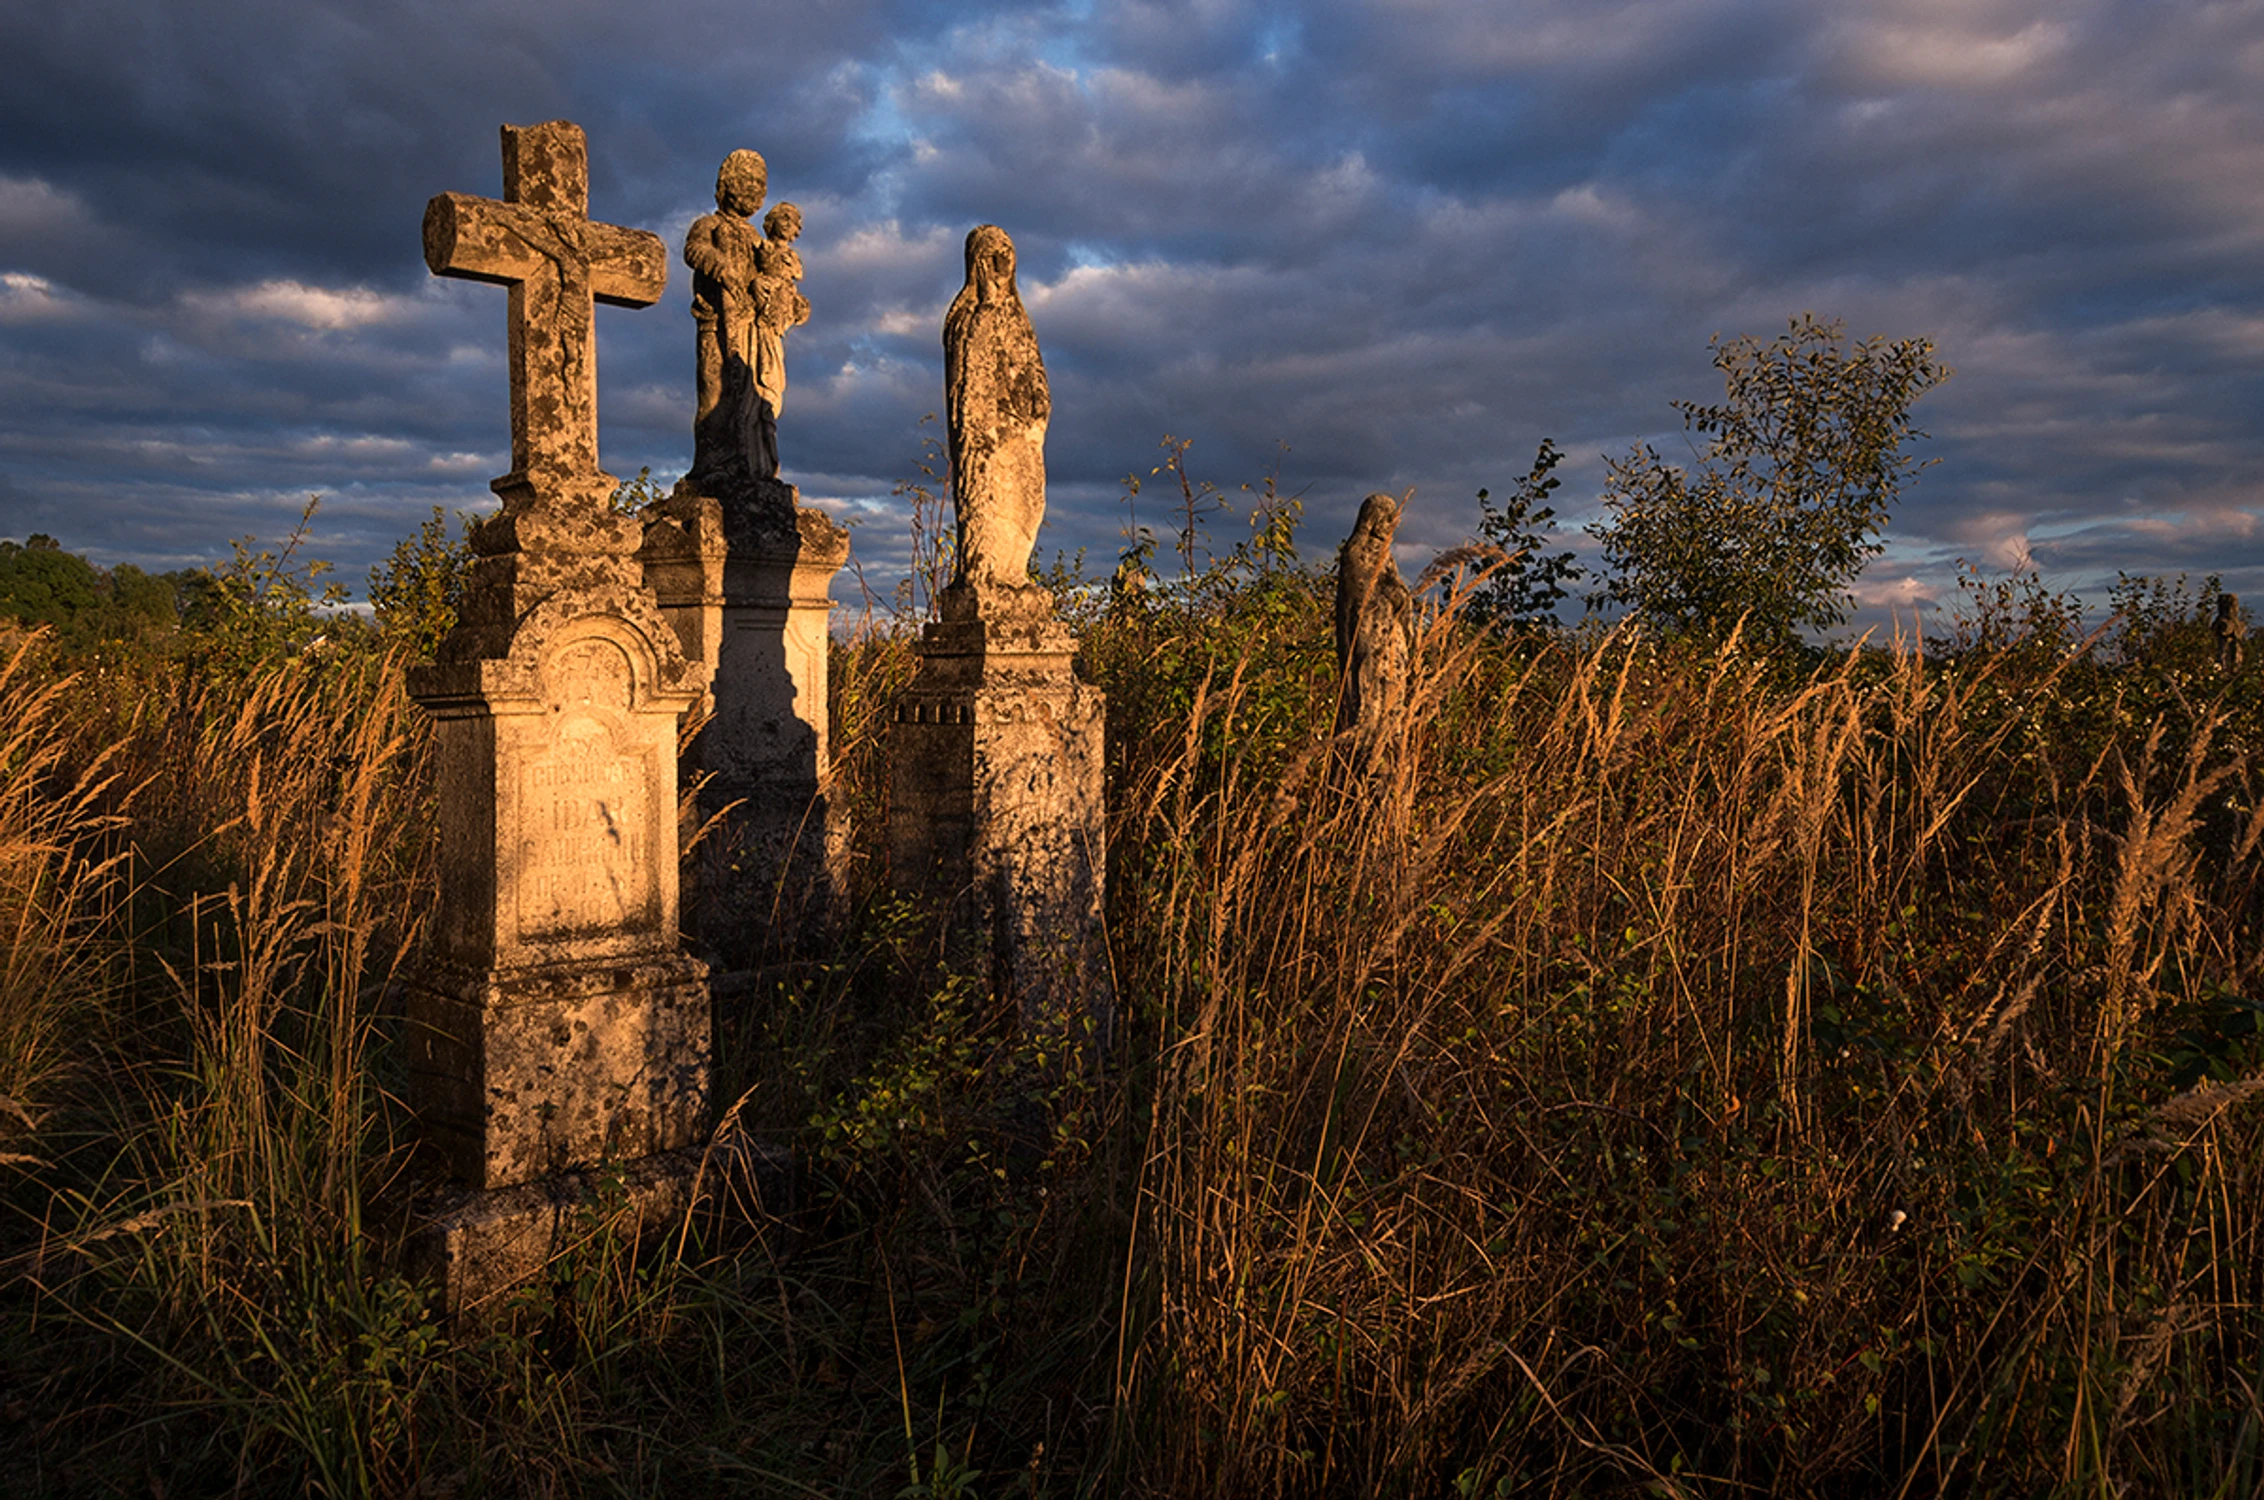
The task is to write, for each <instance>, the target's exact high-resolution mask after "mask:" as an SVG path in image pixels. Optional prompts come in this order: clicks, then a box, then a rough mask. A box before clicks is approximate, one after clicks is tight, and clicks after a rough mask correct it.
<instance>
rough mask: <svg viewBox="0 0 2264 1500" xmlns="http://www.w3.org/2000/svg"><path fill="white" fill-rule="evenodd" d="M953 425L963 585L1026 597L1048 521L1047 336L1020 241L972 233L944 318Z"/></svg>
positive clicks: (997, 232)
mask: <svg viewBox="0 0 2264 1500" xmlns="http://www.w3.org/2000/svg"><path fill="white" fill-rule="evenodd" d="M943 400H944V420H945V425H946V431H947V436H948V441H949V445H950V450H951V498H952V507H953V510H954V511H955V512H956V514H957V517H958V523H959V571H958V576H957V578H956V579H955V580H954V582H956V583H963V584H967V585H971V586H972V587H973V589H974V590H975V592H976V593H977V594H982V593H988V592H992V591H995V590H998V589H1002V588H1003V589H1013V590H1020V589H1022V588H1023V587H1025V586H1026V585H1027V584H1028V582H1029V569H1030V549H1031V548H1032V547H1034V546H1035V545H1036V544H1037V539H1038V525H1039V523H1040V522H1042V521H1043V520H1044V519H1045V514H1046V456H1045V445H1046V421H1047V419H1048V418H1050V417H1051V416H1052V415H1053V399H1052V397H1051V396H1050V395H1049V394H1048V392H1047V390H1046V368H1045V363H1044V361H1042V360H1041V359H1040V358H1039V357H1038V336H1037V334H1036V333H1035V332H1034V331H1033V330H1032V329H1031V327H1030V315H1029V314H1028V313H1026V312H1024V311H1023V310H1022V297H1021V294H1020V293H1019V292H1017V291H1016V290H1015V286H1014V242H1013V241H1012V240H1010V239H1008V238H1007V236H1006V231H1005V230H1003V229H1001V228H999V227H998V226H997V225H996V224H984V225H981V226H979V227H978V228H976V229H975V231H974V232H973V233H971V234H969V235H968V236H967V284H966V285H965V286H964V287H962V288H960V291H959V295H958V296H957V297H955V298H953V299H952V303H951V311H950V312H948V313H946V314H945V315H944V320H943Z"/></svg>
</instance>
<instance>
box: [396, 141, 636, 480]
mask: <svg viewBox="0 0 2264 1500" xmlns="http://www.w3.org/2000/svg"><path fill="white" fill-rule="evenodd" d="M589 206H590V168H589V146H588V142H587V140H586V139H585V137H584V136H583V134H582V127H581V126H579V125H576V124H574V123H572V122H571V121H568V120H552V121H550V122H548V123H547V124H542V125H506V126H504V127H503V199H502V201H501V202H497V201H496V200H495V199H493V198H477V197H473V196H472V195H471V194H468V193H442V194H440V195H439V196H438V197H436V198H434V199H433V200H432V201H431V203H429V204H427V205H426V207H425V216H424V254H425V264H426V265H427V266H429V267H430V268H431V269H432V272H433V274H434V275H436V276H456V277H463V278H465V279H467V280H471V281H485V282H491V283H494V284H496V285H498V286H504V287H508V288H509V289H510V292H511V304H510V319H511V324H510V331H511V472H510V473H508V474H506V475H504V476H503V477H502V478H500V479H497V480H496V481H495V482H494V486H493V488H494V490H495V492H496V493H497V494H498V495H500V496H502V497H503V506H504V510H505V512H506V513H507V514H510V513H517V512H520V511H524V510H528V509H533V508H537V507H538V506H547V505H564V506H566V507H568V508H569V509H571V508H575V507H578V506H580V505H583V504H588V505H593V506H595V507H597V508H599V509H602V508H603V507H604V505H605V502H606V499H607V497H609V496H610V495H611V494H612V493H613V491H614V490H615V489H616V488H617V487H618V483H619V482H618V481H617V480H615V479H614V477H613V476H612V475H610V474H608V473H606V472H605V471H604V470H603V469H601V468H600V467H599V466H598V458H597V331H596V326H595V318H594V314H593V305H594V304H595V303H598V302H604V303H609V304H611V305H614V306H617V307H649V306H651V305H652V304H653V303H654V302H656V301H658V300H659V298H660V294H661V292H662V290H663V289H664V288H665V287H666V286H667V285H668V251H667V247H666V246H665V245H664V244H662V242H661V240H660V237H659V236H658V235H655V234H648V233H647V232H645V231H644V230H641V229H624V228H622V227H620V226H619V225H615V224H601V223H597V222H595V221H593V220H592V219H591V218H590V216H589Z"/></svg>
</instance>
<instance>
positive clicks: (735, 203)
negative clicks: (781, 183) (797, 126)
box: [684, 151, 784, 493]
mask: <svg viewBox="0 0 2264 1500" xmlns="http://www.w3.org/2000/svg"><path fill="white" fill-rule="evenodd" d="M769 188H770V169H769V168H768V167H767V166H766V165H765V164H764V162H763V159H762V156H761V155H760V154H759V153H757V152H753V151H734V152H732V153H731V154H730V155H729V156H727V157H725V158H724V159H723V166H722V168H721V169H720V170H718V171H717V173H716V176H715V212H714V213H712V214H703V215H701V216H700V217H699V218H698V219H695V220H693V221H692V227H691V229H690V231H689V232H688V233H686V234H685V236H684V264H685V265H687V266H689V267H690V268H691V271H692V318H693V321H694V324H695V326H696V327H697V329H698V340H697V348H698V353H697V356H696V368H697V371H698V391H699V398H698V405H697V407H696V409H695V411H694V414H693V417H692V472H691V473H690V474H689V475H687V476H686V478H687V479H689V480H690V481H691V482H692V483H693V484H694V485H695V486H696V487H698V488H701V489H703V490H707V491H709V492H711V493H712V492H715V491H717V490H722V489H728V488H730V487H731V486H732V484H733V483H735V482H738V481H743V480H746V479H770V478H773V477H775V476H776V475H777V473H778V414H777V412H776V410H775V409H772V408H770V407H769V405H768V403H766V402H765V400H764V399H763V395H762V390H761V386H760V382H759V381H758V379H757V373H758V371H759V369H760V366H761V362H762V355H761V350H762V337H763V335H762V320H763V301H764V296H763V292H764V288H763V286H762V267H761V251H762V245H763V242H762V236H761V235H760V234H759V233H757V232H756V230H755V226H754V225H753V224H751V223H749V222H748V220H749V218H750V217H751V216H752V215H753V214H754V213H755V212H756V211H757V210H758V209H760V208H761V207H762V206H763V196H764V194H765V193H767V192H768V191H769ZM780 387H781V392H782V393H783V387H784V377H783V374H782V375H781V376H780Z"/></svg>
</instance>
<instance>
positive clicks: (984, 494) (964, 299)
mask: <svg viewBox="0 0 2264 1500" xmlns="http://www.w3.org/2000/svg"><path fill="white" fill-rule="evenodd" d="M944 402H945V414H946V419H947V424H948V429H947V430H948V441H949V445H950V454H951V477H952V506H953V511H954V514H955V517H956V520H957V524H958V533H959V547H958V567H957V573H956V575H955V577H954V578H953V581H952V582H951V584H950V585H949V586H948V587H946V588H945V589H944V590H943V591H942V594H941V596H940V599H939V604H940V606H941V614H942V616H943V618H942V619H941V620H940V621H937V622H935V623H933V624H930V625H929V626H927V627H926V629H925V630H924V631H923V632H922V635H921V640H920V647H919V656H920V662H919V670H918V673H917V675H916V676H915V677H914V679H913V681H912V684H911V686H910V687H909V688H908V689H907V690H906V691H905V693H904V695H903V696H902V698H900V699H899V700H898V703H897V705H896V711H895V723H894V724H893V726H892V731H891V732H892V742H891V745H890V801H889V858H890V869H891V874H892V878H893V879H894V880H895V882H896V883H897V885H898V886H899V888H902V889H905V890H908V891H912V892H916V893H920V894H923V895H925V896H927V897H929V898H930V899H934V900H938V901H941V902H944V903H948V906H949V909H950V910H951V912H952V915H953V919H954V921H955V922H956V923H957V925H958V927H959V929H960V931H961V932H962V933H966V934H972V935H974V937H975V938H976V940H977V941H978V942H980V943H983V944H987V946H988V949H989V960H990V963H991V967H992V973H993V978H994V982H995V984H996V986H997V988H998V989H999V990H1000V991H1001V992H1002V993H1007V994H1011V995H1013V996H1015V997H1016V998H1017V999H1018V1000H1019V1001H1020V1003H1021V1006H1022V1011H1023V1015H1024V1016H1025V1018H1028V1019H1031V1020H1037V1021H1041V1022H1047V1023H1061V1022H1066V1023H1069V1024H1072V1025H1074V1024H1075V1023H1077V1022H1078V1021H1079V1020H1080V1019H1090V1020H1091V1021H1092V1022H1093V1023H1094V1025H1095V1027H1096V1029H1097V1030H1098V1031H1100V1032H1101V1033H1103V1036H1102V1040H1104V1041H1105V1031H1106V1028H1107V1025H1108V1022H1109V1016H1110V1011H1111V1006H1112V993H1111V988H1110V979H1109V969H1108V954H1107V949H1106V946H1105V942H1104V938H1103V930H1102V926H1101V906H1102V896H1103V889H1102V882H1103V876H1104V870H1105V867H1106V859H1105V849H1104V839H1105V833H1104V825H1103V805H1102V778H1103V758H1102V749H1103V746H1102V738H1103V731H1104V725H1105V719H1104V714H1105V702H1104V700H1103V698H1102V696H1101V694H1100V692H1099V691H1098V690H1097V689H1095V688H1093V687H1092V686H1091V685H1089V684H1087V683H1084V682H1080V681H1079V680H1078V679H1077V677H1076V674H1075V673H1074V672H1073V671H1072V669H1071V658H1072V656H1073V655H1074V654H1075V651H1076V641H1075V640H1074V639H1073V638H1072V637H1071V635H1070V632H1069V630H1068V629H1067V628H1066V627H1065V626H1064V625H1062V624H1061V622H1060V621H1059V620H1058V619H1056V618H1055V617H1054V612H1053V606H1052V597H1051V595H1049V594H1048V593H1047V592H1046V590H1045V589H1043V588H1041V587H1038V586H1036V585H1034V584H1032V583H1031V582H1030V581H1029V562H1030V550H1031V547H1032V545H1033V544H1034V543H1035V541H1036V539H1037V532H1038V526H1039V523H1040V522H1041V521H1043V520H1044V518H1045V433H1046V424H1047V422H1048V419H1049V418H1050V416H1051V414H1052V402H1051V398H1050V395H1049V393H1048V391H1047V387H1046V378H1045V365H1044V363H1043V361H1042V360H1041V359H1040V358H1039V354H1038V342H1037V336H1036V334H1035V333H1034V332H1033V331H1032V330H1031V327H1030V320H1029V316H1028V314H1027V313H1025V312H1024V311H1023V308H1022V301H1021V297H1020V295H1019V294H1018V292H1017V290H1016V287H1015V281H1014V245H1013V242H1012V241H1011V240H1009V239H1008V238H1007V236H1006V233H1005V231H1003V230H1001V229H999V228H997V227H996V226H994V225H987V224H986V225H984V226H982V227H980V228H978V229H976V230H975V231H974V232H973V233H972V234H970V235H969V236H968V237H967V284H966V286H965V287H964V289H962V290H961V291H960V293H959V295H958V297H957V299H956V300H954V301H953V303H952V305H951V310H950V312H949V313H948V314H947V315H946V318H945V321H944Z"/></svg>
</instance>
